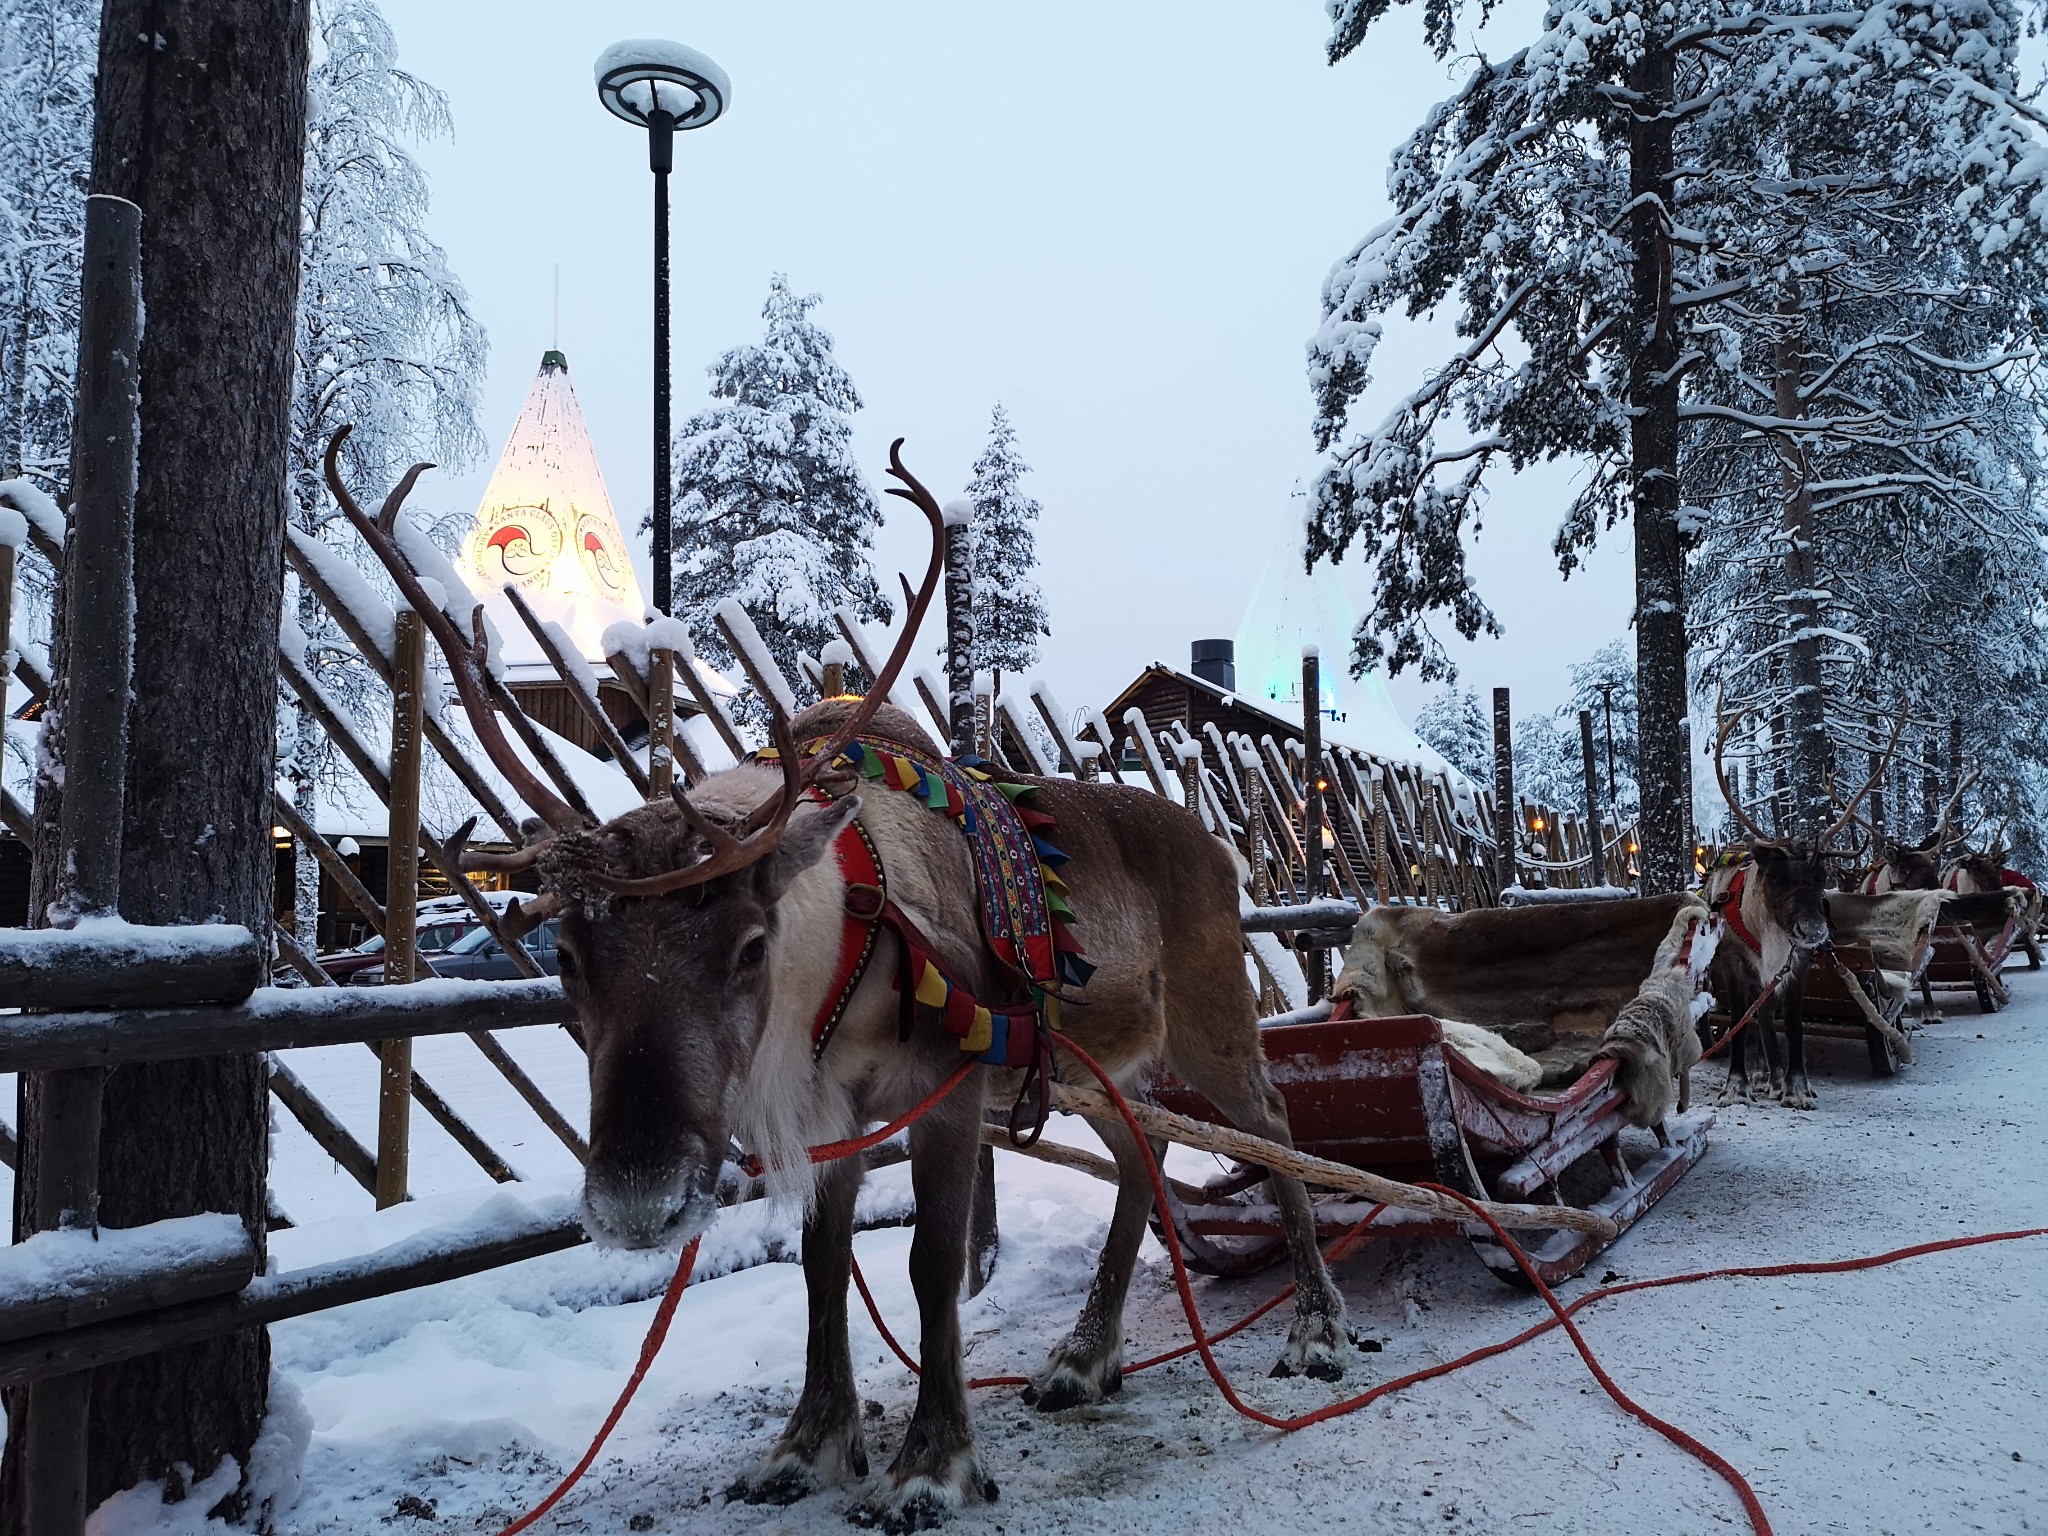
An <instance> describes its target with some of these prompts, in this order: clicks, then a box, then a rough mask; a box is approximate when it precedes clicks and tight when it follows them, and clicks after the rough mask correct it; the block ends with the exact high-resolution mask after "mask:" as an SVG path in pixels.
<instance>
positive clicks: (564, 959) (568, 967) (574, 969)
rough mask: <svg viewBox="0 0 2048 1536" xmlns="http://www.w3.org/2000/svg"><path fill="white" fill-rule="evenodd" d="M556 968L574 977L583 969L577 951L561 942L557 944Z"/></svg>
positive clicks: (565, 974)
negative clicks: (578, 960) (577, 957)
mask: <svg viewBox="0 0 2048 1536" xmlns="http://www.w3.org/2000/svg"><path fill="white" fill-rule="evenodd" d="M555 968H556V969H557V970H559V971H560V972H561V973H562V974H563V975H564V976H567V977H574V976H576V975H578V974H579V973H580V972H581V971H582V969H583V967H582V966H581V965H580V964H579V963H578V962H577V959H576V951H575V950H573V949H571V948H569V947H568V946H567V945H566V944H562V943H559V942H558V943H557V944H556V945H555Z"/></svg>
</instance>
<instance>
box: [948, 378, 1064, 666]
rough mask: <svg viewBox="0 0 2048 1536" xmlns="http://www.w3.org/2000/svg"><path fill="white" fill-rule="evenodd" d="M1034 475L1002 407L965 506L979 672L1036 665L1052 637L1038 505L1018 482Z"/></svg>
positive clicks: (976, 464)
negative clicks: (969, 513) (969, 505)
mask: <svg viewBox="0 0 2048 1536" xmlns="http://www.w3.org/2000/svg"><path fill="white" fill-rule="evenodd" d="M1030 472H1031V466H1030V465H1029V464H1026V463H1025V462H1024V460H1023V458H1022V456H1020V455H1019V454H1018V452H1017V432H1016V429H1015V428H1014V427H1012V426H1011V425H1010V413H1009V412H1008V411H1006V410H1004V409H1003V408H1002V406H1000V405H998V406H997V407H996V408H995V411H994V413H993V414H992V415H991V417H990V419H989V429H988V446H987V447H986V448H984V449H983V450H982V451H981V457H980V458H978V459H976V460H975V461H974V478H973V480H971V481H970V482H969V483H968V486H967V499H968V500H969V501H971V502H973V503H974V670H975V671H977V672H991V673H994V674H995V680H996V686H997V688H998V689H1000V688H1001V686H1002V676H1003V673H1004V671H1005V670H1008V671H1011V672H1022V671H1025V670H1026V669H1028V668H1029V667H1030V666H1031V665H1032V664H1033V663H1034V662H1036V661H1037V660H1038V640H1039V636H1041V635H1048V634H1051V633H1052V631H1051V629H1050V628H1048V627H1047V625H1046V620H1045V596H1044V594H1043V593H1042V592H1041V591H1040V590H1039V586H1038V582H1037V580H1036V578H1035V577H1034V576H1033V574H1032V573H1033V572H1034V571H1035V570H1036V569H1037V568H1038V532H1037V528H1038V512H1039V507H1038V503H1037V501H1036V500H1034V499H1033V498H1032V497H1030V496H1028V495H1026V494H1025V493H1024V489H1023V486H1022V485H1021V484H1020V482H1021V481H1022V480H1023V478H1024V476H1025V475H1027V474H1029V473H1030Z"/></svg>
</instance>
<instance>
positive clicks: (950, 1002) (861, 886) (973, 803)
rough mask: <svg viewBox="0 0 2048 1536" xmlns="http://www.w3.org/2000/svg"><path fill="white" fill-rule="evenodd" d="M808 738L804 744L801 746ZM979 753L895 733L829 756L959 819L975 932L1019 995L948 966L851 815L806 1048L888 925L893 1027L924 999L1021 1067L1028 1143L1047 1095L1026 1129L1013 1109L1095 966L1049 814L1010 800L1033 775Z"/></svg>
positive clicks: (817, 1046) (818, 1047)
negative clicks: (1009, 771)
mask: <svg viewBox="0 0 2048 1536" xmlns="http://www.w3.org/2000/svg"><path fill="white" fill-rule="evenodd" d="M816 746H817V743H815V742H814V743H809V744H807V746H806V750H810V749H812V748H815V747H816ZM757 756H758V758H760V759H761V760H762V761H767V762H774V761H776V760H777V757H778V754H777V753H776V751H775V749H774V748H773V747H768V748H764V749H762V751H761V752H760V753H758V754H757ZM979 762H980V760H979V759H972V758H961V759H951V760H946V759H940V758H935V757H931V756H928V755H927V754H925V753H923V752H919V751H917V750H916V749H914V748H910V747H906V746H904V745H902V744H901V743H898V742H894V741H884V740H880V739H877V738H873V737H861V738H858V739H856V740H854V741H853V742H850V743H849V744H848V745H847V747H846V749H845V750H844V751H843V752H842V753H841V754H840V755H839V756H838V757H837V758H835V759H834V760H833V766H834V767H835V768H840V769H843V770H847V771H851V772H853V773H856V774H858V775H860V777H862V778H863V779H865V780H867V781H869V782H871V783H875V784H879V785H881V786H882V787H884V788H888V789H895V790H899V791H902V792H904V793H907V794H912V795H914V796H916V798H917V799H918V800H919V801H920V802H921V803H923V804H924V805H925V806H926V807H927V808H928V809H930V810H933V811H938V812H941V813H943V814H945V815H947V816H948V817H950V818H951V819H952V820H954V821H955V822H956V823H958V824H959V826H960V829H961V832H962V833H963V835H965V836H966V838H967V840H968V849H969V853H970V856H971V860H972V862H973V865H974V870H975V885H976V892H977V896H978V904H979V907H980V913H981V922H982V937H983V940H984V941H985V942H986V943H987V945H988V947H989V950H990V952H991V953H992V954H993V955H994V956H995V957H996V959H997V960H998V961H999V962H1000V963H1001V964H1002V966H1003V968H1004V969H1005V970H1007V971H1009V972H1010V973H1012V974H1013V975H1014V976H1015V977H1016V978H1017V980H1018V983H1019V991H1020V992H1021V993H1022V994H1023V995H1022V997H1021V998H1016V999H1010V1000H1005V1001H996V1002H988V1001H984V1000H983V999H980V998H977V997H976V996H974V994H973V993H971V992H970V991H968V989H967V988H966V987H965V986H963V985H962V984H961V983H960V982H959V981H957V980H956V979H954V978H953V977H952V976H951V975H949V974H948V973H947V971H946V968H945V966H944V965H943V964H942V963H941V961H940V960H939V958H938V952H937V949H936V947H935V946H934V945H933V944H932V942H931V940H930V939H929V938H927V937H926V936H925V934H924V932H923V931H922V930H921V929H920V928H919V927H918V926H917V923H916V922H915V920H913V919H912V918H911V917H910V915H909V914H908V913H906V912H905V911H904V910H903V909H902V908H901V907H899V906H898V905H897V904H896V903H895V902H894V901H892V900H890V899H889V887H888V878H887V875H886V874H885V872H884V871H883V868H882V860H881V854H880V852H879V851H878V850H877V849H876V847H875V844H874V840H873V839H872V838H870V837H869V836H868V833H867V830H866V829H865V828H864V827H862V826H861V824H860V823H859V822H858V821H850V822H848V823H847V824H846V826H845V827H844V828H842V829H841V831H840V833H839V835H838V837H837V838H835V839H834V841H833V854H834V856H835V857H836V858H837V860H838V862H839V872H840V878H841V880H842V881H843V882H844V886H845V896H844V915H843V917H842V919H841V924H840V938H839V957H838V961H837V963H836V964H835V965H834V967H833V971H832V980H831V983H830V984H829V985H828V986H827V988H826V991H825V1001H824V1003H823V1004H822V1005H821V1006H820V1007H819V1010H818V1014H817V1017H816V1018H815V1019H814V1020H813V1021H812V1024H811V1059H812V1060H813V1061H817V1060H819V1059H821V1058H822V1057H823V1056H824V1054H825V1048H826V1047H827V1046H829V1045H830V1044H831V1043H832V1036H833V1034H834V1033H835V1032H836V1031H837V1030H838V1028H839V1025H840V1022H841V1020H842V1019H844V1018H845V1016H846V1009H847V1007H848V1005H849V1004H850V1003H851V1002H852V1001H853V994H854V992H855V991H856V990H857V989H858V988H859V986H860V983H861V979H862V977H864V976H865V975H866V974H867V968H868V965H869V962H870V961H871V960H872V959H873V958H874V952H875V940H876V934H877V931H878V929H879V928H880V927H883V926H886V927H887V928H888V929H889V930H890V931H891V932H892V933H894V934H895V935H896V939H897V947H898V949H899V951H900V959H899V962H898V966H897V974H896V978H895V985H896V991H897V994H898V998H899V1004H898V1008H899V1035H900V1038H902V1039H905V1040H908V1039H909V1038H910V1032H911V1029H912V1028H913V1027H914V1025H915V1024H916V1022H917V1017H918V1010H920V1009H923V1010H925V1012H926V1014H927V1016H928V1017H933V1018H935V1019H936V1021H937V1022H938V1024H939V1025H940V1027H941V1028H943V1029H944V1030H945V1031H946V1032H947V1033H948V1034H950V1035H952V1036H954V1037H955V1038H956V1039H957V1040H958V1041H959V1042H960V1049H961V1050H963V1051H966V1052H969V1053H971V1054H972V1055H973V1056H974V1057H975V1059H976V1060H978V1061H980V1062H982V1063H983V1064H985V1065H987V1066H992V1067H1021V1068H1024V1069H1026V1071H1027V1074H1028V1075H1027V1076H1026V1078H1025V1084H1024V1089H1023V1091H1022V1092H1020V1094H1019V1095H1018V1105H1017V1107H1015V1108H1013V1109H1012V1111H1011V1135H1012V1137H1013V1138H1014V1139H1017V1140H1019V1141H1020V1142H1021V1143H1022V1144H1024V1145H1029V1144H1030V1142H1033V1141H1036V1140H1037V1138H1038V1134H1039V1133H1040V1132H1041V1131H1042V1130H1043V1129H1044V1126H1045V1116H1046V1112H1047V1109H1048V1104H1047V1097H1048V1096H1047V1095H1046V1094H1045V1093H1043V1092H1042V1091H1041V1092H1039V1093H1038V1094H1037V1095H1036V1099H1037V1107H1036V1124H1035V1126H1034V1127H1033V1128H1032V1129H1031V1130H1030V1131H1029V1133H1028V1135H1027V1134H1026V1133H1024V1132H1022V1131H1021V1130H1020V1128H1019V1126H1018V1124H1017V1113H1018V1109H1019V1108H1021V1107H1022V1105H1023V1104H1024V1102H1025V1100H1026V1099H1027V1098H1028V1097H1031V1088H1032V1084H1033V1080H1034V1079H1038V1080H1040V1081H1042V1080H1043V1079H1044V1078H1045V1077H1047V1076H1049V1075H1050V1072H1051V1068H1052V1034H1053V1032H1054V1031H1056V1030H1057V1029H1058V1028H1059V1008H1060V1001H1061V988H1062V987H1063V986H1073V987H1080V986H1084V985H1086V983H1087V981H1088V978H1089V977H1090V976H1092V975H1093V974H1094V972H1095V967H1094V966H1092V965H1090V964H1089V963H1088V959H1087V956H1086V954H1085V953H1084V952H1083V950H1082V948H1081V944H1080V941H1079V940H1078V939H1077V938H1075V937H1074V934H1073V926H1072V924H1073V908H1072V907H1071V906H1070V905H1069V904H1068V902H1067V899H1066V898H1067V888H1066V883H1065V882H1064V881H1063V880H1062V879H1061V878H1060V876H1059V873H1058V869H1059V866H1060V865H1062V864H1064V863H1066V861H1067V856H1066V854H1065V853H1063V852H1062V851H1061V850H1060V849H1059V848H1058V847H1056V846H1055V845H1054V844H1053V842H1052V841H1051V833H1052V832H1053V830H1054V822H1053V818H1052V817H1051V816H1050V815H1048V814H1046V813H1045V812H1043V811H1040V810H1037V809H1035V808H1032V807H1027V806H1024V805H1021V804H1019V803H1018V802H1019V801H1020V800H1021V799H1022V797H1024V796H1026V795H1029V794H1031V793H1033V792H1034V791H1035V790H1036V788H1037V786H1036V785H1031V784H1018V783H1005V782H1002V781H999V780H997V779H995V778H992V777H991V776H990V775H989V774H987V773H984V772H982V771H981V768H980V767H979V766H977V765H978V764H979ZM807 793H808V794H809V795H810V797H811V798H812V799H813V800H815V801H817V802H819V803H821V804H829V803H830V797H829V796H827V795H826V794H824V793H823V792H822V791H820V790H817V789H812V790H810V791H808V792H807Z"/></svg>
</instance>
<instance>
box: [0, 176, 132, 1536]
mask: <svg viewBox="0 0 2048 1536" xmlns="http://www.w3.org/2000/svg"><path fill="white" fill-rule="evenodd" d="M82 282H83V290H82V295H81V309H80V316H79V345H78V404H77V436H76V444H77V447H76V459H75V462H74V464H73V466H72V481H73V483H72V498H73V499H72V530H71V537H70V540H69V543H68V546H67V548H66V551H65V555H66V560H65V565H66V570H65V573H64V579H65V586H66V615H67V634H66V637H65V639H66V666H67V668H68V670H69V674H70V675H69V680H68V690H67V701H66V707H65V710H64V722H63V723H64V736H65V740H64V761H65V764H66V765H67V767H68V768H69V769H70V772H69V773H68V774H67V775H66V780H65V785H64V797H63V801H62V811H61V815H60V826H61V834H60V837H61V842H60V846H61V848H62V850H63V858H64V863H65V873H64V875H63V876H62V878H61V883H60V890H61V893H62V894H61V895H60V897H59V905H60V906H61V907H62V909H63V921H64V922H66V923H70V922H76V921H77V919H78V918H79V917H81V916H87V915H91V914H95V913H118V911H119V910H120V899H121V819H122V813H123V806H124V802H125V800H126V793H127V786H126V783H125V782H124V765H125V764H126V762H127V760H128V736H129V730H128V723H129V722H128V709H129V688H130V680H131V675H132V669H133V662H134V650H135V487H136V450H137V447H138V445H139V443H140V440H141V432H142V427H141V419H140V410H139V407H140V403H141V378H140V364H141V351H142V210H141V209H140V208H138V207H137V206H136V205H135V204H134V203H131V202H128V201H126V200H125V199H122V198H118V197H88V198H87V199H86V201H85V248H84V258H83V267H82ZM9 553H10V554H11V553H12V551H10V552H9ZM9 574H10V575H11V571H10V573H9ZM9 586H10V590H11V586H12V583H11V581H10V583H9ZM5 643H6V641H5V639H4V638H0V645H4V644H5ZM0 718H4V716H0ZM104 1078H105V1074H104V1073H103V1072H102V1071H101V1070H99V1069H97V1068H85V1069H82V1070H77V1071H68V1072H51V1073H47V1074H45V1075H44V1076H43V1078H42V1080H41V1082H40V1083H39V1084H38V1091H39V1094H40V1097H41V1114H40V1116H39V1121H38V1125H37V1135H36V1160H35V1202H34V1218H35V1219H34V1230H35V1231H38V1232H47V1231H52V1230H54V1229H57V1228H60V1227H68V1228H86V1229H90V1228H92V1227H95V1226H97V1225H98V1221H99V1160H100V1114H101V1107H102V1092H101V1088H102V1084H103V1082H104ZM91 1389H92V1378H91V1377H90V1376H89V1375H85V1374H82V1373H81V1374H75V1375H70V1376H60V1377H54V1378H52V1379H50V1380H48V1381H42V1382H38V1383H36V1384H35V1385H34V1386H33V1387H31V1388H30V1389H29V1393H28V1402H27V1406H26V1413H25V1415H24V1417H25V1420H26V1422H25V1425H24V1426H23V1430H24V1432H25V1440H24V1455H23V1468H22V1470H23V1485H24V1486H23V1489H22V1494H23V1507H24V1510H25V1513H26V1520H27V1528H28V1529H29V1530H30V1531H33V1532H35V1533H36V1536H44V1533H45V1532H48V1533H50V1536H73V1533H76V1532H82V1531H83V1530H84V1529H85V1516H86V1487H87V1483H86V1475H87V1469H86V1438H87V1421H88V1417H89V1414H90V1410H91V1403H92V1397H91Z"/></svg>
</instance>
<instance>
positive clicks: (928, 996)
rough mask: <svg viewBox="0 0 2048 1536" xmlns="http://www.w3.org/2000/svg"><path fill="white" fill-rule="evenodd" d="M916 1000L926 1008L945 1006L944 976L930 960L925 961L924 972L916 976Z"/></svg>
mask: <svg viewBox="0 0 2048 1536" xmlns="http://www.w3.org/2000/svg"><path fill="white" fill-rule="evenodd" d="M917 1000H918V1001H919V1002H920V1003H923V1004H924V1005H925V1007H927V1008H943V1007H945V1006H946V978H945V977H943V976H941V975H940V974H939V968H938V967H937V966H935V965H933V964H932V963H931V962H930V961H926V962H925V968H924V974H923V975H922V976H920V977H918V978H917Z"/></svg>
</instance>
